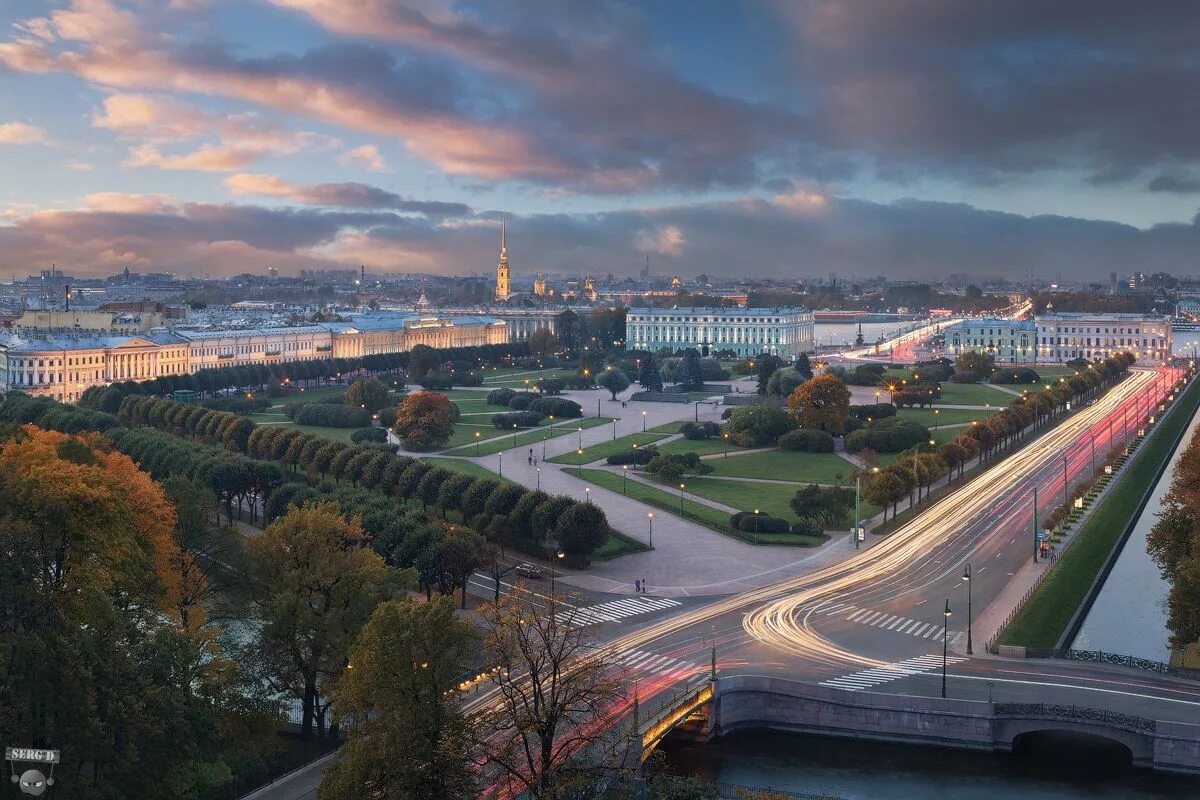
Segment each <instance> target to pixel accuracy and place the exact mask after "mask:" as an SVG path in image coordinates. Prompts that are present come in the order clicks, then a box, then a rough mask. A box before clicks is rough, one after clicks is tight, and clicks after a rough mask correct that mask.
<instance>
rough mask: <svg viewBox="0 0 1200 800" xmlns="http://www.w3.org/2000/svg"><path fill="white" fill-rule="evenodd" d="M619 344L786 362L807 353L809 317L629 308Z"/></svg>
mask: <svg viewBox="0 0 1200 800" xmlns="http://www.w3.org/2000/svg"><path fill="white" fill-rule="evenodd" d="M625 343H626V347H629V348H635V349H638V350H651V351H653V350H661V349H663V348H667V349H670V350H679V349H684V348H688V347H694V348H696V349H697V350H699V351H700V352H701V353H702V354H704V353H712V352H716V351H718V350H732V351H733V352H734V353H736V354H737V355H739V356H743V357H750V356H756V355H758V354H759V353H771V354H772V355H776V356H779V357H780V358H783V359H787V360H790V359H792V358H795V357H796V356H797V355H799V354H800V353H810V352H812V351H813V348H814V329H813V316H812V312H811V311H809V310H807V309H803V308H631V309H629V313H628V316H627V317H626V322H625Z"/></svg>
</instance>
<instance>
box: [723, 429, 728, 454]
mask: <svg viewBox="0 0 1200 800" xmlns="http://www.w3.org/2000/svg"><path fill="white" fill-rule="evenodd" d="M722 436H723V438H724V439H725V457H726V458H729V434H728V433H726V434H722Z"/></svg>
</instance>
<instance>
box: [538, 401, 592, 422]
mask: <svg viewBox="0 0 1200 800" xmlns="http://www.w3.org/2000/svg"><path fill="white" fill-rule="evenodd" d="M529 410H530V411H536V412H537V413H539V414H541V415H542V416H543V417H554V418H555V419H578V418H579V417H582V416H583V407H582V406H580V405H579V403H576V402H575V401H574V400H568V399H566V398H565V397H539V398H537V399H535V400H533V401H532V402H531V403H530V404H529Z"/></svg>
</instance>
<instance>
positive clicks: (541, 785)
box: [472, 593, 628, 800]
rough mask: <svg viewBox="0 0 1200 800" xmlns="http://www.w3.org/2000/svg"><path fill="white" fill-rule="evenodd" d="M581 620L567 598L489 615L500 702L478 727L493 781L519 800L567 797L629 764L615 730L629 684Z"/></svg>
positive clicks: (485, 614)
mask: <svg viewBox="0 0 1200 800" xmlns="http://www.w3.org/2000/svg"><path fill="white" fill-rule="evenodd" d="M573 613H574V611H573V607H572V606H570V605H567V604H565V603H563V602H562V600H561V599H560V598H557V597H550V598H549V599H548V607H546V606H545V605H542V606H532V605H530V604H529V603H528V601H526V600H523V599H521V597H520V596H519V595H518V593H511V594H507V595H505V596H503V597H501V598H500V599H499V600H498V601H497V602H495V603H490V604H487V605H485V606H483V607H482V608H481V617H482V619H481V625H482V628H483V632H484V656H485V657H484V660H485V662H486V663H488V664H491V665H492V666H493V667H494V670H493V672H491V673H490V680H491V682H492V684H493V686H494V691H495V699H494V700H493V701H492V702H490V703H488V704H487V705H486V706H485V707H483V708H482V709H481V710H480V711H478V712H477V713H476V714H475V715H474V716H473V717H472V728H473V730H474V733H475V735H476V736H477V737H478V742H479V744H480V746H481V748H482V749H484V750H485V751H486V758H482V759H481V760H480V767H481V768H482V769H483V771H484V775H485V777H486V778H487V779H488V780H489V781H493V782H495V783H497V784H500V785H502V786H506V787H507V788H508V789H509V790H510V793H511V794H512V795H519V794H524V793H527V794H528V795H529V797H530V798H533V800H548V799H549V798H558V797H563V796H567V795H568V794H569V793H570V791H571V790H572V789H578V788H581V787H583V786H587V785H590V784H591V783H592V782H593V781H594V779H595V778H596V777H597V774H598V770H608V769H611V768H612V767H613V766H620V765H621V764H622V762H623V759H624V757H625V756H626V755H627V754H626V753H625V751H624V748H623V744H624V742H626V741H627V738H628V737H627V736H626V735H625V734H624V732H623V731H622V732H614V731H613V729H614V727H615V723H616V722H617V720H618V718H619V715H620V714H621V713H622V711H621V702H620V701H621V700H622V699H623V694H624V689H623V686H622V681H621V678H620V676H619V675H618V674H615V673H614V672H613V671H612V669H611V668H610V665H609V664H608V663H607V662H606V661H605V659H604V658H603V656H602V655H601V653H600V651H598V650H597V649H596V648H595V647H594V643H593V642H591V641H590V640H589V638H588V635H587V634H586V630H587V627H586V626H584V625H581V624H579V623H578V621H575V620H573V619H572V616H573Z"/></svg>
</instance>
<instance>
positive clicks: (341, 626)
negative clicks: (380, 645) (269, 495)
mask: <svg viewBox="0 0 1200 800" xmlns="http://www.w3.org/2000/svg"><path fill="white" fill-rule="evenodd" d="M366 540H367V535H366V533H365V532H364V531H363V528H362V524H361V522H360V521H359V519H358V518H357V517H355V518H352V519H349V520H347V519H345V518H344V517H343V516H342V515H341V512H340V511H339V509H338V507H337V505H335V504H333V503H319V504H317V505H309V506H306V507H304V508H292V509H290V510H289V511H288V512H287V513H286V514H284V515H283V517H281V518H280V519H278V520H276V521H275V522H273V523H271V524H270V525H268V526H267V529H266V530H265V531H263V532H262V533H261V534H260V535H258V536H256V537H254V538H253V539H251V540H250V554H251V560H250V575H251V577H252V578H253V580H254V588H255V596H254V607H255V610H256V612H257V616H258V619H259V621H260V623H261V628H260V630H259V633H258V635H257V637H256V641H255V643H254V645H253V647H252V648H251V649H250V651H249V652H248V653H247V657H248V658H251V659H254V660H256V662H257V663H258V664H259V672H260V675H261V677H262V678H263V680H265V681H266V682H267V683H268V685H270V686H271V688H272V689H274V690H275V691H277V692H281V693H285V694H288V695H290V696H292V697H294V698H296V699H297V700H299V701H300V702H301V704H302V709H303V718H302V721H301V726H300V733H301V736H302V737H303V738H306V739H307V738H311V737H312V735H313V732H314V729H315V731H316V733H317V735H318V736H321V737H323V736H324V735H325V725H324V720H325V711H326V709H327V708H328V687H329V686H330V685H331V684H333V683H335V682H336V681H337V680H338V678H340V677H341V676H342V673H343V670H344V667H345V664H346V657H347V655H348V654H349V651H350V645H351V643H352V642H353V641H354V639H355V637H357V635H358V632H359V629H360V628H361V627H362V625H363V623H364V622H366V620H367V618H368V617H369V616H370V615H371V613H372V612H373V611H374V609H375V606H376V605H377V604H378V603H379V601H380V600H382V599H384V598H386V596H387V594H388V593H389V590H390V586H389V580H390V579H389V572H388V568H387V566H386V565H385V564H384V562H383V559H382V558H381V557H380V556H379V555H378V554H376V553H375V552H373V551H372V550H370V549H368V548H367V547H364V545H365V544H366Z"/></svg>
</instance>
